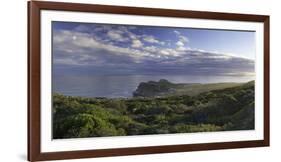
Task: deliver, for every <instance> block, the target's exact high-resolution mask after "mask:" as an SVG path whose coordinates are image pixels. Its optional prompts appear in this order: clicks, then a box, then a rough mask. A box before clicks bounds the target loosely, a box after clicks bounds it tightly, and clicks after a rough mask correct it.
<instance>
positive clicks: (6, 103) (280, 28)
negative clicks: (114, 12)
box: [0, 0, 281, 162]
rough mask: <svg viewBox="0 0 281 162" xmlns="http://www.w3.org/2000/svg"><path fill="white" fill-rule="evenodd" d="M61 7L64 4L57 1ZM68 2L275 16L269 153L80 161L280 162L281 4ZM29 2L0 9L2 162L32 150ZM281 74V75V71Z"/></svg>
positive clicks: (16, 160)
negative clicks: (29, 144) (29, 137)
mask: <svg viewBox="0 0 281 162" xmlns="http://www.w3.org/2000/svg"><path fill="white" fill-rule="evenodd" d="M57 1H62V0H57ZM64 1H67V2H80V3H82V2H83V3H96V4H108V5H127V6H139V7H158V8H173V9H186V10H205V11H218V12H236V13H251V14H267V15H270V16H271V24H270V25H271V38H270V40H271V146H270V147H269V148H268V147H267V148H250V149H231V150H219V151H199V152H186V153H170V154H156V155H138V156H124V157H108V158H96V159H83V160H81V159H80V160H69V161H73V162H76V161H77V162H78V161H81V162H82V161H85V162H88V161H95V162H112V161H122V162H131V161H134V162H143V161H152V160H153V161H154V162H158V161H159V162H160V161H161V162H163V161H177V162H181V161H189V162H199V161H210V162H212V161H216V162H221V161H222V162H225V161H227V162H240V161H241V162H242V161H243V162H246V161H255V162H261V161H280V160H281V157H280V156H279V154H280V153H281V152H280V150H281V129H280V123H281V117H280V114H281V107H280V106H281V104H280V102H281V101H279V100H278V99H279V92H280V90H281V84H280V83H281V73H280V70H281V64H280V63H279V62H280V59H281V53H279V52H280V50H279V43H280V38H279V37H280V36H281V21H280V19H281V4H278V3H279V1H276V0H255V1H253V0H169V1H168V0H166V1H164V0H118V1H117V0H115V1H114V0H103V1H101V0H64ZM26 5H27V4H26V0H6V1H2V2H1V5H0V6H1V9H0V12H1V14H0V18H1V19H0V20H1V24H0V49H1V51H0V103H1V104H0V115H1V116H0V120H1V122H0V124H1V125H0V126H1V133H0V150H1V155H0V161H3V162H4V161H7V162H8V161H9V162H20V161H26V152H27V150H26V145H27V141H26V139H27V135H26V134H27V133H26V132H27V113H26V112H27V107H26V105H27V101H26V100H27V87H26V85H27V81H26V80H27V52H26V51H27V50H26V46H27V41H26V40H27V37H26V35H27V34H26V31H27V28H26V26H27V21H26V20H27V17H26V9H27V6H26ZM279 69H280V70H279Z"/></svg>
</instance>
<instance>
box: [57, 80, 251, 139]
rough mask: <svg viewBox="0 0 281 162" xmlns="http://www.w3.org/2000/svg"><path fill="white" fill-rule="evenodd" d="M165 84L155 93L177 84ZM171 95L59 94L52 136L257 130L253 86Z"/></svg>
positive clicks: (246, 85)
mask: <svg viewBox="0 0 281 162" xmlns="http://www.w3.org/2000/svg"><path fill="white" fill-rule="evenodd" d="M163 81H164V80H162V81H160V82H162V83H163ZM164 82H165V84H166V85H161V86H158V85H156V84H155V82H154V83H153V84H155V85H156V87H158V89H157V88H155V87H152V88H154V91H167V90H164V89H165V88H166V89H169V86H171V85H170V84H172V83H169V82H166V81H164ZM156 83H157V82H156ZM172 86H177V85H176V84H173V85H172ZM204 86H205V87H206V85H203V87H204ZM216 86H219V84H216ZM139 87H140V86H139ZM159 87H160V88H159ZM167 87H168V88H167ZM208 87H210V85H209V86H208ZM222 87H223V86H222ZM211 89H212V88H211ZM195 90H196V88H195ZM168 91H169V90H168ZM151 92H152V91H151ZM170 92H171V94H172V95H165V96H161V97H159V95H156V96H153V95H149V97H133V98H129V99H122V98H119V99H109V98H82V97H71V96H63V95H60V94H54V96H53V101H54V102H53V137H54V138H55V139H60V138H78V137H104V136H125V135H146V134H167V133H190V132H210V131H228V130H250V129H254V107H255V106H254V82H253V81H252V82H248V83H246V84H239V85H236V86H232V87H231V88H217V90H211V91H210V90H208V91H205V92H203V93H200V94H197V95H188V94H185V93H182V94H177V95H174V93H172V92H173V91H171V90H170ZM189 93H190V92H189ZM151 94H152V93H151ZM165 94H168V93H165Z"/></svg>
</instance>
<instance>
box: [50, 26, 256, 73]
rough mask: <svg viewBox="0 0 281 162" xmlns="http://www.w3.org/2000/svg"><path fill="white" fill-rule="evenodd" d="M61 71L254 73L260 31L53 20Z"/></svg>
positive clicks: (57, 70)
mask: <svg viewBox="0 0 281 162" xmlns="http://www.w3.org/2000/svg"><path fill="white" fill-rule="evenodd" d="M52 31H53V32H52V34H53V36H52V38H53V72H54V74H55V75H56V74H57V75H67V74H69V75H85V74H86V75H199V76H204V75H211V76H237V77H239V76H253V75H254V69H255V68H254V66H255V61H254V59H255V32H252V31H230V30H208V29H195V28H175V27H156V26H134V25H113V24H95V23H77V22H52Z"/></svg>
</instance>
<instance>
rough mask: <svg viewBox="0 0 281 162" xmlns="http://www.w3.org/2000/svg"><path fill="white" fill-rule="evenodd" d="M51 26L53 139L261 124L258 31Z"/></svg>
mask: <svg viewBox="0 0 281 162" xmlns="http://www.w3.org/2000/svg"><path fill="white" fill-rule="evenodd" d="M51 25H52V27H51V28H52V37H51V38H52V74H51V76H52V138H53V139H70V138H92V137H96V138H98V137H112V136H140V135H159V134H178V133H205V132H221V131H248V130H254V129H255V77H256V75H255V60H256V32H255V31H254V30H253V31H251V30H227V29H208V28H188V27H170V26H147V25H127V24H105V23H91V22H68V21H52V23H51Z"/></svg>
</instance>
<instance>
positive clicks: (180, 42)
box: [176, 41, 184, 46]
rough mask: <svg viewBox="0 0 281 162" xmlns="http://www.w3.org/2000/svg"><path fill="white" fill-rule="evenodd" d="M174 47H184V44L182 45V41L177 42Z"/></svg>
mask: <svg viewBox="0 0 281 162" xmlns="http://www.w3.org/2000/svg"><path fill="white" fill-rule="evenodd" d="M176 45H177V46H184V43H183V42H182V41H178V42H177V43H176Z"/></svg>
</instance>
